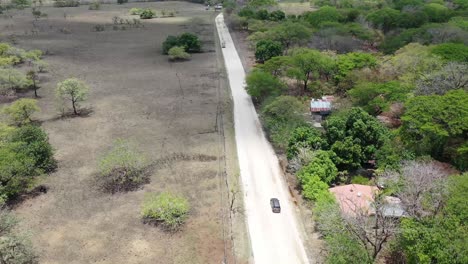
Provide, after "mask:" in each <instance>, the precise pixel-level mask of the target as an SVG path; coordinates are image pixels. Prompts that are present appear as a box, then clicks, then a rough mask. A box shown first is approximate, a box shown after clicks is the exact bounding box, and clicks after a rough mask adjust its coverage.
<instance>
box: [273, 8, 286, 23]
mask: <svg viewBox="0 0 468 264" xmlns="http://www.w3.org/2000/svg"><path fill="white" fill-rule="evenodd" d="M285 19H286V14H285V13H284V12H283V11H281V10H275V11H273V12H271V13H270V20H272V21H282V20H285Z"/></svg>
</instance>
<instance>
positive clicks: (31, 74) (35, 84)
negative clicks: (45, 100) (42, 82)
mask: <svg viewBox="0 0 468 264" xmlns="http://www.w3.org/2000/svg"><path fill="white" fill-rule="evenodd" d="M26 77H27V78H28V80H29V81H30V82H31V84H32V88H33V90H34V97H36V98H37V89H39V88H40V87H39V75H38V74H37V72H36V71H35V70H30V71H28V73H26Z"/></svg>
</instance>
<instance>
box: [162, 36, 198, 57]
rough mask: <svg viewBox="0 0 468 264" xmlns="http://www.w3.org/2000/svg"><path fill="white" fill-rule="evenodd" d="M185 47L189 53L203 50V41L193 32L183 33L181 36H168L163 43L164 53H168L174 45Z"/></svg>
mask: <svg viewBox="0 0 468 264" xmlns="http://www.w3.org/2000/svg"><path fill="white" fill-rule="evenodd" d="M175 46H180V47H184V49H185V51H186V52H188V53H195V52H200V51H201V42H200V40H199V39H198V37H197V36H196V35H194V34H191V33H183V34H181V35H180V36H168V37H167V38H166V40H165V41H164V42H163V44H162V51H163V54H168V52H169V50H170V49H171V48H172V47H175Z"/></svg>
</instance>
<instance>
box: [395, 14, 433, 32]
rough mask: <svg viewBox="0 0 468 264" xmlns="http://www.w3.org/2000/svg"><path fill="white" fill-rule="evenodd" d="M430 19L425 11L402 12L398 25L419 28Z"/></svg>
mask: <svg viewBox="0 0 468 264" xmlns="http://www.w3.org/2000/svg"><path fill="white" fill-rule="evenodd" d="M428 21H429V17H428V16H427V14H426V13H425V12H423V11H412V12H410V11H408V12H403V13H401V16H400V19H399V22H398V25H399V26H400V27H402V28H417V27H420V26H422V25H424V24H426V23H427V22H428Z"/></svg>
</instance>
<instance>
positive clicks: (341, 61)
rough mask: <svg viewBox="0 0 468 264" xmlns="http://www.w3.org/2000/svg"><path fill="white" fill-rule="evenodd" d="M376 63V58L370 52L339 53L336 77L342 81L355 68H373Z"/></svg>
mask: <svg viewBox="0 0 468 264" xmlns="http://www.w3.org/2000/svg"><path fill="white" fill-rule="evenodd" d="M376 65H377V60H376V58H375V57H374V56H373V55H372V54H369V53H363V52H349V53H346V54H343V55H339V56H338V60H337V61H336V73H335V75H334V78H335V80H336V81H337V82H340V81H342V80H343V79H345V78H346V76H347V75H348V74H349V73H350V72H351V71H353V70H356V69H362V68H366V67H369V68H373V67H375V66H376Z"/></svg>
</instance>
